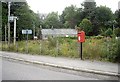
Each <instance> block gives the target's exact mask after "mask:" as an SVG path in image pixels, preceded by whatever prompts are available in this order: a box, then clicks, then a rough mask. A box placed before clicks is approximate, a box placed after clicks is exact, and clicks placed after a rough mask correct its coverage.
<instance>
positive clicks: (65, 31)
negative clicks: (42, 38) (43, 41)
mask: <svg viewBox="0 0 120 82" xmlns="http://www.w3.org/2000/svg"><path fill="white" fill-rule="evenodd" d="M41 32H42V34H43V35H49V34H50V35H58V34H59V35H60V34H61V35H65V34H73V35H75V34H77V30H75V29H42V30H41Z"/></svg>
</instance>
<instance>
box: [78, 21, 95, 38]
mask: <svg viewBox="0 0 120 82" xmlns="http://www.w3.org/2000/svg"><path fill="white" fill-rule="evenodd" d="M79 27H80V28H83V30H84V31H85V33H86V35H88V36H89V35H93V34H92V31H93V29H92V23H91V22H90V20H88V19H83V20H82V22H81V23H80V25H79Z"/></svg>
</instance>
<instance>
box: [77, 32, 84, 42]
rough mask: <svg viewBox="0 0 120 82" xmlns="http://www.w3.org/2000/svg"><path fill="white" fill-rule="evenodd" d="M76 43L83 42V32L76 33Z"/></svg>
mask: <svg viewBox="0 0 120 82" xmlns="http://www.w3.org/2000/svg"><path fill="white" fill-rule="evenodd" d="M78 42H85V32H84V31H81V32H78Z"/></svg>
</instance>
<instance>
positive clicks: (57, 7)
mask: <svg viewBox="0 0 120 82" xmlns="http://www.w3.org/2000/svg"><path fill="white" fill-rule="evenodd" d="M119 1H120V0H95V2H96V4H97V6H100V5H102V6H107V7H109V8H111V10H112V11H113V12H115V11H116V10H117V9H118V2H119ZM83 2H84V0H27V3H28V5H29V6H30V9H32V10H33V11H34V12H35V13H37V11H39V13H46V14H47V13H50V12H52V11H54V12H58V13H59V14H62V11H63V10H64V8H65V7H67V6H70V5H76V7H78V8H80V7H81V3H83Z"/></svg>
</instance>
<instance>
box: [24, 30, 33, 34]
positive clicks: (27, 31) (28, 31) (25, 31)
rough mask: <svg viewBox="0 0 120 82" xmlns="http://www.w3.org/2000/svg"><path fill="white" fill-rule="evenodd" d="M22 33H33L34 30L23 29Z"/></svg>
mask: <svg viewBox="0 0 120 82" xmlns="http://www.w3.org/2000/svg"><path fill="white" fill-rule="evenodd" d="M22 34H32V30H22Z"/></svg>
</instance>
